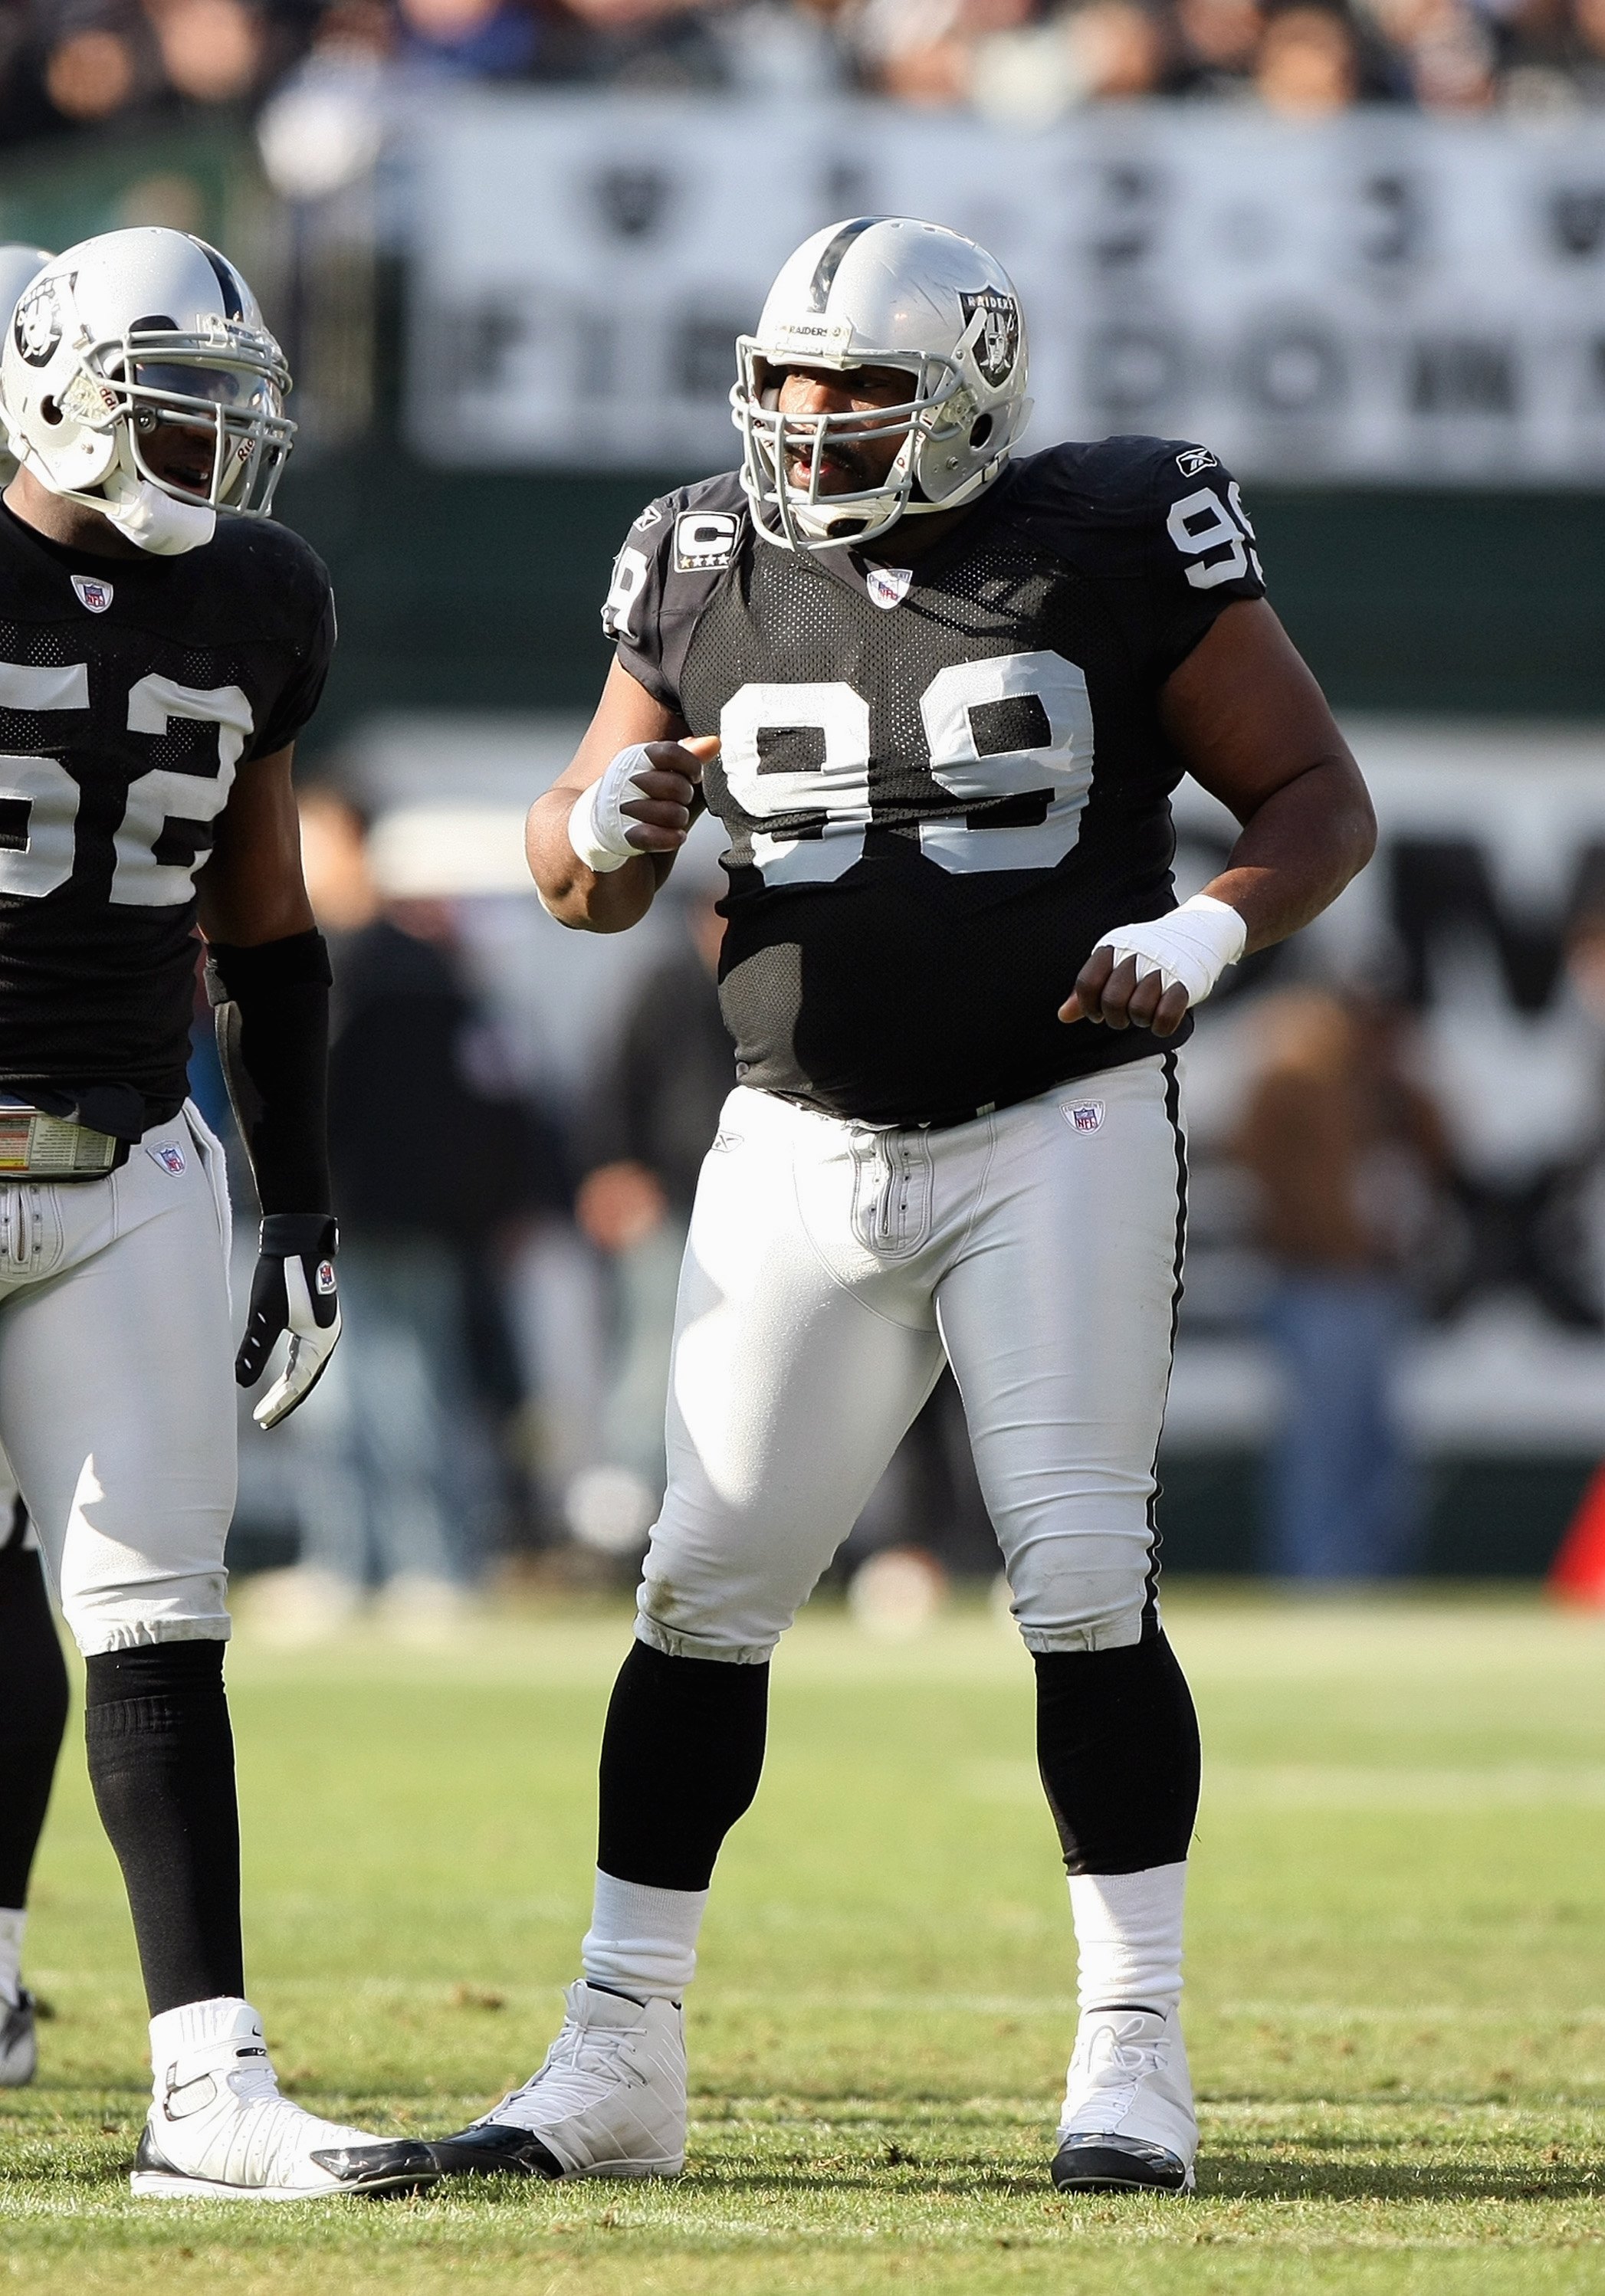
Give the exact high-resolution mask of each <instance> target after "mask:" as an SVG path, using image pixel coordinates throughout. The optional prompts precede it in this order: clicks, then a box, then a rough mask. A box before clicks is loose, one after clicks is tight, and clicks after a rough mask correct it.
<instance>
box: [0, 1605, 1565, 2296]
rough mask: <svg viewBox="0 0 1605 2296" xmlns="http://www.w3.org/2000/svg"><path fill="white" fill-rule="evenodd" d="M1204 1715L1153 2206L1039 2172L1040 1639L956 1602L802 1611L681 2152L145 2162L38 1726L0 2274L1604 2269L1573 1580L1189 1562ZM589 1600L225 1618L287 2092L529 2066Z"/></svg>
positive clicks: (91, 1892) (977, 2288)
mask: <svg viewBox="0 0 1605 2296" xmlns="http://www.w3.org/2000/svg"><path fill="white" fill-rule="evenodd" d="M1170 1616H1171V1625H1172V1631H1173V1636H1174V1639H1175V1641H1176V1644H1177V1646H1178V1648H1179V1649H1180V1651H1181V1655H1182V1658H1183V1661H1184V1662H1185V1663H1186V1665H1187V1667H1188V1669H1189V1673H1190V1675H1191V1677H1192V1680H1193V1683H1194V1685H1195V1688H1196V1690H1197V1693H1198V1702H1199V1705H1200V1708H1201V1710H1202V1713H1203V1718H1204V1726H1205V1737H1206V1792H1205V1802H1204V1810H1203V1815H1202V1817H1201V1819H1200V1824H1199V1830H1198V1851H1197V1857H1196V1861H1195V1869H1194V1870H1195V1875H1196V1879H1195V1882H1194V1885H1193V1900H1192V1924H1191V1939H1190V1954H1189V1972H1190V2013H1189V2045H1190V2047H1191V2051H1192V2057H1193V2064H1194V2071H1195V2074H1196V2077H1197V2079H1198V2087H1199V2092H1200V2106H1201V2110H1200V2119H1201V2121H1202V2124H1203V2129H1204V2144H1205V2151H1204V2155H1203V2158H1202V2161H1201V2163H1200V2172H1199V2184H1200V2192H1199V2195H1198V2198H1197V2199H1196V2200H1194V2201H1191V2202H1159V2201H1154V2202H1148V2201H1140V2200H1114V2199H1106V2200H1096V2201H1094V2200H1088V2201H1082V2202H1077V2203H1075V2204H1066V2203H1065V2202H1060V2201H1059V2200H1058V2199H1057V2198H1056V2197H1055V2195H1054V2194H1053V2193H1052V2191H1051V2189H1050V2188H1049V2185H1048V2183H1047V2178H1046V2161H1047V2154H1048V2140H1049V2134H1050V2132H1051V2128H1052V2126H1053V2115H1054V2106H1055V2104H1056V2103H1057V2098H1058V2085H1059V2083H1060V2082H1061V2081H1062V2078H1063V2070H1064V2062H1065V2057H1066V2052H1067V2049H1068V2046H1069V2040H1070V2036H1071V2030H1072V2022H1073V2009H1072V1997H1073V1991H1074V1982H1073V1979H1074V1961H1073V1955H1072V1948H1071V1943H1070V1933H1069V1922H1068V1912H1067V1907H1066V1898H1065V1889H1064V1882H1063V1877H1062V1874H1061V1873H1060V1871H1059V1869H1058V1863H1057V1857H1056V1848H1055V1843H1054V1840H1053V1835H1052V1832H1051V1828H1050V1826H1049V1820H1048V1817H1047V1814H1046V1812H1045V1810H1044V1808H1043V1807H1042V1805H1041V1800H1040V1796H1039V1793H1038V1790H1037V1786H1036V1783H1035V1777H1034V1772H1033V1765H1032V1761H1031V1757H1030V1746H1031V1680H1030V1673H1029V1669H1028V1666H1027V1664H1026V1662H1025V1659H1024V1657H1023V1655H1022V1654H1021V1652H1019V1650H1018V1648H1017V1646H1016V1644H1015V1643H1014V1642H1013V1640H1012V1637H1011V1636H1010V1635H1009V1634H1008V1632H1007V1631H1006V1630H1005V1629H1004V1628H1001V1627H1000V1625H999V1624H998V1622H997V1621H996V1620H994V1619H993V1618H992V1616H991V1615H990V1614H989V1613H988V1612H987V1611H984V1610H981V1609H976V1610H974V1611H962V1612H958V1613H956V1614H954V1615H953V1616H952V1617H951V1620H948V1621H946V1622H944V1623H943V1624H942V1626H941V1627H939V1628H937V1629H936V1630H934V1632H933V1633H932V1634H931V1635H930V1636H928V1637H927V1638H926V1640H925V1641H923V1642H921V1643H919V1644H915V1645H912V1646H905V1647H901V1648H896V1649H886V1648H885V1647H878V1646H877V1645H875V1644H870V1643H868V1642H866V1641H865V1640H864V1639H863V1638H862V1636H860V1634H859V1633H858V1632H857V1630H856V1629H855V1628H852V1626H851V1625H849V1624H848V1623H847V1622H845V1620H843V1619H842V1617H841V1616H840V1614H839V1613H835V1614H833V1613H829V1612H826V1613H824V1614H823V1615H819V1616H810V1617H808V1618H805V1619H804V1620H803V1622H802V1625H801V1626H800V1627H799V1628H798V1629H797V1630H796V1633H795V1635H794V1636H793V1638H792V1640H791V1642H790V1644H788V1645H787V1647H786V1650H785V1652H783V1654H782V1657H781V1659H780V1661H779V1662H778V1665H777V1669H776V1694H775V1711H774V1718H773V1727H772V1731H771V1737H770V1766H769V1771H768V1775H767V1778H766V1781H765V1785H764V1790H763V1792H762V1795H761V1798H760V1800H759V1804H758V1807H757V1808H756V1809H755V1810H754V1811H753V1814H752V1816H750V1817H749V1818H748V1819H747V1820H746V1821H745V1824H744V1825H743V1826H742V1827H741V1829H740V1831H739V1832H738V1833H737V1836H736V1837H735V1839H734V1841H733V1842H732V1845H731V1847H730V1849H729V1850H728V1852H727V1855H726V1858H725V1862H724V1865H723V1867H722V1869H721V1872H720V1884H719V1888H718V1890H717V1892H716V1895H715V1899H714V1907H713V1911H712V1915H711V1916H710V1919H709V1923H708V1927H707V1931H706V1934H705V1940H704V1948H705V1949H704V1958H703V1969H702V1974H701V1976H700V1978H699V1980H698V1983H697V1986H696V1989H695V1994H694V1997H693V1999H692V2003H691V2005H690V2008H689V2013H688V2018H689V2026H690V2036H691V2046H692V2053H693V2054H692V2079H693V2091H694V2095H693V2108H692V2110H693V2128H692V2136H691V2156H690V2167H689V2169H688V2172H687V2176H686V2177H685V2178H684V2180H683V2181H681V2182H680V2183H679V2184H675V2185H572V2186H556V2187H555V2186H550V2185H539V2186H536V2185H526V2184H513V2183H510V2182H504V2181H501V2180H498V2181H497V2182H496V2183H495V2184H492V2185H481V2186H479V2187H477V2188H475V2189H473V2190H471V2191H465V2190H463V2189H461V2188H456V2189H442V2190H441V2191H440V2192H437V2193H435V2194H430V2195H426V2196H423V2197H420V2198H418V2199H416V2200H410V2201H404V2202H395V2203H391V2204H388V2205H387V2204H383V2203H374V2202H368V2203H317V2204H314V2205H300V2206H296V2207H292V2208H283V2209H278V2210H246V2209H238V2210H219V2209H218V2208H215V2207H214V2208H210V2209H209V2208H207V2207H205V2206H203V2205H198V2204H194V2203H190V2204H185V2206H182V2207H178V2208H163V2207H160V2206H156V2205H153V2204H151V2203H148V2202H147V2203H136V2202H134V2201H132V2200H131V2199H130V2198H129V2196H128V2191H127V2185H126V2183H125V2181H124V2176H123V2171H124V2169H125V2168H126V2164H127V2162H128V2159H129V2157H130V2155H131V2153H132V2151H133V2147H134V2144H135V2140H136V2134H137V2130H138V2126H139V2122H140V2119H141V2117H142V2114H143V2112H144V2082H145V2073H144V2023H143V2011H142V2008H141V2005H140V2000H139V1996H138V1992H137V1988H136V1980H135V1974H134V1956H133V1949H132V1943H131V1939H130V1937H129V1933H128V1921H127V1916H126V1914H125V1913H124V1911H123V1908H122V1904H121V1899H120V1894H119V1889H118V1886H117V1882H116V1876H115V1872H114V1869H113V1867H112V1865H111V1858H110V1855H109V1853H108V1852H107V1850H106V1849H105V1847H104V1845H103V1841H102V1840H101V1838H100V1835H99V1833H98V1832H97V1830H96V1827H95V1821H94V1816H93V1813H92V1810H91V1808H90V1804H89V1800H88V1795H87V1791H86V1786H85V1783H84V1779H83V1770H82V1759H81V1755H80V1754H79V1753H78V1751H77V1748H76V1746H74V1747H73V1748H72V1750H71V1751H70V1756H69V1759H68V1760H67V1762H66V1763H65V1765H64V1767H63V1775H62V1783H61V1786H60V1788H59V1790H58V1800H57V1804H56V1808H55V1809H54V1812H53V1817H52V1823H51V1828H50V1832H49V1834H48V1837H47V1841H46V1846H45V1852H44V1855H43V1857H42V1861H41V1871H40V1874H39V1877H38V1886H37V1898H36V1912H35V1917H34V1924H33V1936H32V1940H31V1943H32V1954H31V1973H32V1976H33V1979H34V1981H35V1982H36V1983H37V1985H38V1986H39V1987H40V1988H41V1989H43V1990H44V1992H45V1994H46V1995H47V1996H48V1997H49V1998H50V1999H51V2000H52V2001H53V2004H54V2005H55V2007H56V2009H57V2012H58V2014H57V2017H56V2019H55V2021H53V2023H51V2024H50V2025H48V2026H47V2027H46V2028H45V2037H44V2038H45V2072H44V2077H43V2078H42V2079H41V2081H40V2083H39V2084H38V2086H37V2087H36V2088H34V2089H32V2090H30V2091H27V2092H23V2093H22V2094H21V2095H15V2096H10V2097H4V2098H0V2279H3V2278H4V2276H5V2275H9V2276H11V2278H12V2280H13V2281H15V2282H16V2283H18V2284H20V2285H22V2286H26V2287H27V2288H29V2289H30V2290H32V2289H40V2290H58V2289H59V2290H62V2291H65V2290H69V2289H70V2290H72V2291H75V2292H78V2291H81V2292H85V2296H93V2292H99V2291H103V2290H106V2291H110V2290H117V2291H122V2290H134V2289H139V2290H142V2291H143V2290H152V2289H159V2290H161V2292H163V2296H169V2292H171V2296H188V2292H191V2291H199V2290H202V2289H206V2290H218V2291H224V2292H236V2291H251V2292H256V2291H270V2290H271V2291H280V2290H283V2291H285V2292H296V2296H300V2292H303V2291H306V2292H317V2296H323V2292H325V2291H327V2292H340V2296H344V2292H348V2291H349V2292H353V2296H355V2292H361V2296H379V2292H384V2296H416V2292H424V2291H428V2292H437V2291H438V2292H446V2291H448V2290H450V2291H454V2292H455V2291H459V2290H461V2291H475V2290H479V2289H481V2288H483V2289H490V2288H495V2289H497V2290H514V2291H519V2292H524V2291H529V2292H531V2296H592V2292H595V2296H614V2292H618V2296H623V2292H626V2291H628V2292H630V2296H659V2292H662V2296H671V2292H673V2296H680V2292H688V2291H697V2292H704V2291H717V2292H720V2296H758V2292H763V2296H770V2292H774V2296H779V2292H783V2291H784V2292H792V2291H796V2292H800V2296H813V2292H821V2296H822V2292H827V2291H828V2292H833V2296H834V2292H838V2291H859V2290H876V2291H879V2290H883V2289H903V2288H908V2289H911V2290H912V2289H918V2290H921V2291H924V2290H930V2291H940V2292H944V2296H945V2292H949V2291H952V2292H958V2291H963V2292H965V2296H990V2292H992V2291H1000V2292H1001V2291H1008V2292H1016V2291H1017V2292H1037V2291H1044V2292H1045V2291H1048V2290H1053V2291H1056V2292H1058V2291H1066V2292H1071V2291H1073V2292H1076V2296H1082V2292H1087V2296H1101V2292H1104V2291H1106V2290H1107V2291H1115V2290H1118V2291H1121V2292H1125V2291H1137V2290H1141V2291H1147V2290H1149V2289H1153V2290H1156V2291H1161V2292H1170V2291H1173V2290H1186V2291H1194V2290H1197V2291H1217V2290H1221V2291H1239V2290H1240V2291H1245V2292H1247V2291H1254V2292H1259V2291H1266V2292H1271V2291H1274V2292H1277V2296H1285V2292H1289V2291H1292V2292H1302V2291H1305V2290H1327V2289H1341V2290H1344V2291H1350V2290H1352V2291H1355V2292H1361V2291H1363V2292H1371V2291H1379V2292H1380V2291H1387V2292H1390V2296H1391V2292H1394V2291H1403V2290H1409V2291H1412V2292H1413V2291H1417V2290H1420V2291H1423V2292H1425V2291H1431V2292H1433V2296H1439V2292H1444V2296H1460V2292H1462V2291H1464V2292H1467V2296H1470V2292H1474V2291H1475V2292H1479V2296H1480V2292H1488V2296H1495V2292H1498V2296H1502V2292H1505V2291H1515V2290H1521V2291H1527V2290H1533V2291H1549V2290H1568V2291H1570V2290H1582V2289H1589V2290H1596V2289H1598V2290H1605V2121H1602V2120H1601V2107H1602V2106H1605V1621H1596V1620H1587V1619H1578V1618H1576V1617H1568V1616H1565V1615H1560V1614H1557V1613H1552V1612H1551V1611H1545V1610H1543V1609H1541V1608H1539V1607H1538V1606H1537V1605H1536V1604H1529V1603H1521V1602H1513V1601H1510V1600H1504V1599H1501V1600H1497V1601H1495V1600H1492V1599H1490V1600H1486V1601H1482V1600H1473V1599H1466V1600H1463V1601H1459V1602H1453V1601H1443V1600H1437V1599H1435V1600H1432V1601H1426V1600H1420V1601H1417V1600H1402V1601H1400V1602H1399V1603H1393V1604H1387V1605H1381V1604H1377V1605H1370V1606H1364V1607H1360V1606H1349V1605H1346V1604H1341V1605H1340V1604H1331V1605H1318V1604H1315V1605H1302V1606H1289V1605H1287V1604H1283V1603H1278V1602H1274V1601H1272V1600H1269V1599H1266V1600H1263V1601H1257V1602H1256V1601H1232V1602H1230V1603H1228V1602H1225V1601H1217V1600H1214V1599H1213V1598H1206V1597H1202V1596H1198V1595H1193V1596H1190V1597H1189V1596H1188V1595H1185V1594H1178V1595H1176V1596H1175V1597H1174V1598H1173V1602H1172V1604H1171V1608H1170ZM627 1632H628V1627H627V1623H626V1620H625V1619H624V1616H623V1614H622V1612H615V1611H607V1612H605V1613H598V1612H597V1611H575V1612H573V1613H572V1614H564V1615H558V1614H552V1613H548V1614H546V1615H544V1616H534V1615H532V1616H530V1617H523V1616H520V1615H516V1614H510V1615H508V1616H506V1617H505V1618H504V1619H501V1620H498V1622H497V1623H495V1624H494V1625H492V1626H490V1627H489V1628H486V1629H485V1630H484V1631H483V1632H482V1633H479V1634H476V1635H475V1636H474V1637H473V1640H472V1641H471V1642H468V1643H465V1644H464V1645H462V1646H461V1647H460V1648H458V1649H454V1650H449V1651H445V1652H436V1653H424V1652H401V1651H397V1650H395V1649H393V1648H391V1647H388V1646H385V1645H383V1644H379V1643H377V1642H372V1641H366V1640H364V1639H362V1638H361V1637H359V1636H353V1637H352V1638H351V1639H350V1640H349V1641H347V1642H345V1643H343V1644H341V1645H339V1646H337V1647H335V1648H333V1649H330V1650H327V1651H324V1652H317V1654H315V1655H308V1656H304V1657H297V1658H291V1657H287V1656H276V1655H274V1654H272V1653H271V1652H267V1651H264V1650H261V1649H259V1648H255V1647H253V1646H252V1644H251V1640H250V1638H249V1636H242V1639H241V1641H240V1642H239V1644H237V1645H236V1648H235V1655H234V1657H233V1658H232V1659H231V1661H230V1669H231V1679H232V1684H233V1692H234V1703H235V1726H236V1732H237V1735H238V1738H239V1743H240V1755H241V1771H242V1782H243V1797H244V1808H245V1819H246V1887H247V1947H248V1955H249V1960H250V1964H251V1972H252V1992H253V1994H254V1997H255V1998H256V1999H257V2001H258V2002H259V2005H260V2006H261V2007H262V2008H263V2010H264V2011H265V2013H266V2016H267V2020H268V2035H269V2038H270V2040H271V2041H272V2043H273V2045H274V2047H275V2051H276V2055H277V2059H278V2062H279V2065H280V2068H281V2070H282V2071H283V2072H284V2074H285V2076H286V2079H287V2086H288V2087H290V2088H291V2089H292V2091H293V2093H294V2094H295V2095H299V2096H300V2097H301V2098H302V2099H304V2100H305V2101H306V2102H308V2103H313V2104H316V2105H317V2108H318V2109H319V2110H322V2111H325V2112H333V2113H336V2114H338V2115H340V2116H342V2117H346V2116H349V2117H350V2118H352V2119H354V2120H358V2121H362V2122H366V2123H368V2124H370V2125H374V2126H377V2127H384V2128H391V2127H394V2128H407V2129H433V2128H449V2127H451V2126H455V2125H458V2124H460V2123H461V2121H462V2120H464V2119H465V2117H466V2116H467V2115H468V2114H469V2113H470V2112H472V2111H474V2110H478V2109H481V2107H482V2106H483V2104H484V2103H486V2102H487V2100H489V2099H490V2097H492V2096H493V2095H495V2094H496V2093H497V2092H498V2089H499V2088H500V2087H503V2086H505V2085H506V2084H508V2083H510V2082H512V2081H513V2080H514V2079H521V2078H523V2075H524V2074H525V2073H527V2072H528V2071H529V2070H530V2069H531V2065H532V2064H533V2062H535V2061H536V2060H538V2059H539V2055H540V2054H541V2053H542V2051H543V2049H544V2047H545V2046H546V2043H547V2039H548V2038H550V2035H551V2032H552V2030H553V2029H554V2023H555V2017H556V2012H557V2008H558V2002H557V1988H558V1987H559V1986H560V1985H561V1984H562V1983H563V1982H564V1980H567V1979H568V1978H569V1977H571V1976H572V1974H573V1973H574V1970H575V1965H576V1956H575V1948H576V1943H577V1940H578V1937H579V1934H580V1930H581V1928H582V1927H583V1924H584V1920H585V1916H586V1914H587V1911H588V1874H589V1867H590V1861H591V1855H592V1767H593V1757H594V1751H595V1746H596V1741H597V1732H598V1728H599V1726H600V1721H601V1717H602V1712H603V1708H604V1704H605V1698H606V1693H607V1686H608V1684H609V1682H610V1680H611V1677H612V1674H613V1669H614V1667H615V1666H616V1664H617V1661H618V1659H619V1657H620V1655H621V1652H622V1650H623V1648H624V1644H625V1637H626V1635H627Z"/></svg>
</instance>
